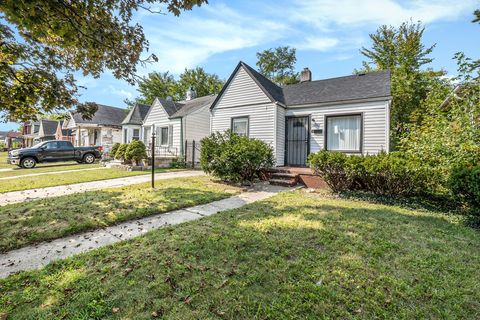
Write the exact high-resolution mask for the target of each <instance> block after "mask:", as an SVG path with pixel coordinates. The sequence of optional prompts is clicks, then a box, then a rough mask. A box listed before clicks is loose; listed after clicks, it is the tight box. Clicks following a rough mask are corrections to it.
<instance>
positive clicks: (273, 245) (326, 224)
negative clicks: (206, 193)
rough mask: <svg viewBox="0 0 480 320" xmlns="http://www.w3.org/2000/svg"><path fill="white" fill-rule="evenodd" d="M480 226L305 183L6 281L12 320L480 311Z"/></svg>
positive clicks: (2, 296) (413, 315)
mask: <svg viewBox="0 0 480 320" xmlns="http://www.w3.org/2000/svg"><path fill="white" fill-rule="evenodd" d="M479 248H480V233H479V232H478V231H475V230H473V229H469V228H466V227H464V226H462V225H461V224H458V223H456V222H455V221H454V219H451V218H449V217H448V216H446V215H442V214H439V213H434V212H429V211H412V210H407V209H402V208H400V207H396V206H385V205H379V204H372V203H368V202H363V201H352V200H343V199H336V198H329V197H326V196H322V195H318V194H308V193H304V192H303V191H296V192H292V193H287V194H281V195H277V196H275V197H274V198H271V199H269V200H267V201H263V202H259V203H255V204H251V205H248V206H245V207H243V208H240V209H237V210H231V211H227V212H224V213H220V214H217V215H215V216H212V217H209V218H204V219H202V220H199V221H193V222H189V223H185V224H182V225H179V226H175V227H168V228H165V229H161V230H156V231H153V232H150V233H148V234H147V235H145V236H142V237H139V238H136V239H132V240H130V241H126V242H122V243H117V244H115V245H113V246H108V247H105V248H101V249H99V250H95V251H92V252H90V253H86V254H82V255H79V256H76V257H74V258H71V259H67V260H63V261H59V262H55V263H53V264H50V265H48V266H47V267H46V268H44V269H41V270H37V271H33V272H24V273H20V274H17V275H13V276H10V277H9V278H7V279H4V280H0V310H1V311H0V312H2V311H3V312H5V313H7V314H8V316H9V317H11V318H12V319H66V318H68V319H151V318H153V317H158V318H163V319H322V318H328V319H375V318H381V319H479V318H480V272H479V268H478V266H479V265H480V250H479Z"/></svg>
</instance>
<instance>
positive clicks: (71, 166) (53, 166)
mask: <svg viewBox="0 0 480 320" xmlns="http://www.w3.org/2000/svg"><path fill="white" fill-rule="evenodd" d="M93 168H101V166H100V165H99V164H98V163H96V164H78V163H74V162H73V163H72V162H69V163H50V164H48V165H39V166H36V167H35V168H33V169H22V168H18V167H17V166H15V168H14V169H13V170H9V171H0V178H6V177H18V176H24V175H28V174H37V173H46V172H49V173H52V172H62V171H69V170H80V169H93Z"/></svg>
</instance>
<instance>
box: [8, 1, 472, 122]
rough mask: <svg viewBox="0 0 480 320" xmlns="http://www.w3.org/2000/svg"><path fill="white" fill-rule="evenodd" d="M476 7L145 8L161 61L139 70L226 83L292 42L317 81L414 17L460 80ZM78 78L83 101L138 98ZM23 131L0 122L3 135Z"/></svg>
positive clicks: (143, 18)
mask: <svg viewBox="0 0 480 320" xmlns="http://www.w3.org/2000/svg"><path fill="white" fill-rule="evenodd" d="M477 8H480V1H478V0H462V1H452V0H448V1H444V0H431V1H428V0H424V1H393V0H289V1H287V0H285V1H282V0H263V1H258V0H241V1H240V0H237V1H232V0H231V1H221V0H209V4H208V5H205V6H202V7H200V8H198V7H196V8H194V9H193V10H192V11H191V12H186V13H183V14H182V15H181V16H180V17H174V16H172V15H158V14H151V13H148V12H146V11H143V12H140V13H139V14H137V15H136V20H137V21H138V22H139V23H140V24H141V25H142V26H143V28H144V30H145V34H146V36H147V39H148V40H149V41H150V52H152V53H155V54H156V55H157V56H158V57H159V62H158V63H154V64H150V65H148V66H147V68H142V69H141V70H140V73H141V74H147V73H148V72H151V71H170V72H172V73H173V74H175V75H178V74H179V73H181V72H182V71H183V70H184V69H185V68H193V67H196V66H202V67H204V68H205V69H206V70H207V71H208V72H213V73H217V74H218V75H219V76H220V77H221V78H223V79H226V78H228V76H229V75H230V73H231V72H232V71H233V69H234V68H235V66H236V64H237V63H238V61H239V60H243V61H245V62H246V63H248V64H250V65H251V66H253V67H255V62H256V57H255V53H256V52H257V51H261V50H264V49H268V48H272V47H276V46H284V45H289V46H293V47H295V48H297V69H298V70H301V69H302V68H303V67H309V68H310V69H311V70H312V72H313V78H314V79H315V80H316V79H324V78H330V77H335V76H342V75H348V74H351V73H352V71H353V69H355V68H359V67H361V62H362V60H363V57H362V56H361V54H360V53H359V49H360V48H361V47H362V46H367V47H368V46H369V45H370V40H369V37H368V35H369V34H370V33H373V32H375V30H376V29H377V27H378V26H379V25H382V24H388V25H394V26H398V25H399V24H400V23H401V22H403V21H406V20H410V19H412V20H413V21H417V20H421V21H422V22H423V23H424V24H425V25H426V31H425V35H424V43H425V45H427V46H429V45H432V44H434V43H436V44H437V46H436V48H435V50H434V52H433V54H432V57H433V58H434V59H435V60H434V62H433V63H432V64H431V67H433V68H444V69H445V70H447V71H448V72H449V73H450V74H452V75H454V74H455V72H456V66H455V62H454V61H453V60H452V57H453V55H454V53H455V52H457V51H463V52H465V53H466V54H467V56H470V57H474V58H479V57H480V42H479V41H478V39H479V38H480V25H479V24H473V23H471V20H472V19H473V11H474V10H475V9H477ZM157 9H161V8H157ZM77 79H78V82H79V84H81V85H83V86H86V87H87V89H85V90H82V91H81V97H80V100H81V101H95V102H98V103H101V104H106V105H112V106H117V107H122V108H124V107H125V105H124V103H123V100H124V99H125V98H129V99H132V98H134V97H135V96H136V95H137V92H136V89H135V87H133V86H130V85H128V84H127V83H126V82H124V81H121V80H116V79H115V78H114V77H113V76H111V75H110V74H109V73H106V74H104V75H103V76H102V77H101V78H100V79H92V78H89V77H87V78H85V77H81V76H79V77H78V78H77ZM17 127H18V124H11V123H10V124H5V123H0V131H3V130H10V129H16V128H17Z"/></svg>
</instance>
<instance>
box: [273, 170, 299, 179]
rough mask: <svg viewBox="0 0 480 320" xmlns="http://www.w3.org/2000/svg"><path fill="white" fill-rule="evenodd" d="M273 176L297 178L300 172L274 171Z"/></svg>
mask: <svg viewBox="0 0 480 320" xmlns="http://www.w3.org/2000/svg"><path fill="white" fill-rule="evenodd" d="M272 178H274V179H277V178H279V179H288V178H293V179H297V178H298V174H295V173H289V172H273V173H272Z"/></svg>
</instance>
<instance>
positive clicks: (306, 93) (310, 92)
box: [210, 62, 391, 166]
mask: <svg viewBox="0 0 480 320" xmlns="http://www.w3.org/2000/svg"><path fill="white" fill-rule="evenodd" d="M390 102H391V95H390V73H389V72H388V71H381V72H371V73H366V74H358V75H351V76H345V77H339V78H332V79H325V80H318V81H312V74H311V72H310V70H309V69H308V68H305V69H304V70H303V71H302V73H301V82H300V83H298V84H293V85H287V86H284V87H280V86H277V85H276V84H274V83H273V82H272V81H270V80H269V79H267V78H265V77H264V76H263V75H261V74H260V73H258V72H257V71H255V70H254V69H253V68H251V67H250V66H248V65H247V64H245V63H243V62H240V63H239V64H238V65H237V67H236V68H235V70H234V71H233V73H232V75H231V76H230V78H229V79H228V81H227V83H226V84H225V86H224V87H223V89H222V91H221V92H220V94H219V95H218V97H217V98H216V99H215V101H214V102H213V103H212V105H211V119H210V126H211V132H216V131H218V132H222V131H225V130H227V129H231V130H232V131H234V132H236V133H239V134H244V135H247V136H249V137H251V138H257V139H260V140H263V141H265V142H266V143H268V144H269V145H271V146H272V147H273V150H274V154H275V158H276V164H277V166H305V165H306V161H307V157H308V155H309V154H310V153H312V152H316V151H319V150H321V149H328V150H337V151H342V152H346V153H349V154H355V153H356V154H375V153H378V152H380V151H382V150H384V151H386V152H388V151H389V122H390V113H389V108H390Z"/></svg>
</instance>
